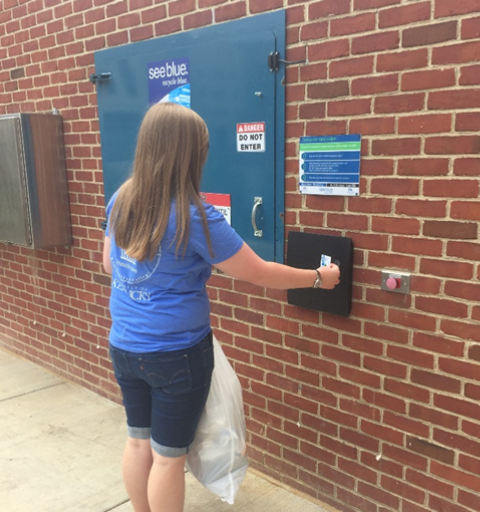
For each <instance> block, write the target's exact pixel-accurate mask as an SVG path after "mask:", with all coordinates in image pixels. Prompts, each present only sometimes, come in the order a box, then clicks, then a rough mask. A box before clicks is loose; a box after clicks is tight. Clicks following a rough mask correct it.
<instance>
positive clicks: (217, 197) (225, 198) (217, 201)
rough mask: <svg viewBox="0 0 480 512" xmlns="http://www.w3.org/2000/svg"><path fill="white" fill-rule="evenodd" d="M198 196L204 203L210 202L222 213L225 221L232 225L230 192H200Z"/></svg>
mask: <svg viewBox="0 0 480 512" xmlns="http://www.w3.org/2000/svg"><path fill="white" fill-rule="evenodd" d="M200 196H201V198H202V199H203V200H204V201H205V202H206V203H209V204H211V205H212V206H214V207H215V208H216V209H217V210H218V211H219V212H220V213H222V214H223V215H224V216H225V219H226V220H227V222H228V223H229V224H230V225H232V201H231V196H230V194H213V193H208V192H201V193H200Z"/></svg>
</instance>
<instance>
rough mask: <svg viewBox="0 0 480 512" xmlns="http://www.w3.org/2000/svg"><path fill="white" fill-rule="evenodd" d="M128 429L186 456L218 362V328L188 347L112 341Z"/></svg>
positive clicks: (165, 451) (166, 451)
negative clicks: (144, 347)
mask: <svg viewBox="0 0 480 512" xmlns="http://www.w3.org/2000/svg"><path fill="white" fill-rule="evenodd" d="M110 357H111V359H112V364H113V369H114V372H115V377H116V379H117V381H118V384H119V386H120V389H121V391H122V395H123V404H124V405H125V412H126V415H127V425H128V435H129V436H130V437H133V438H136V439H151V444H152V448H153V449H154V450H155V451H156V452H157V453H158V454H160V455H163V456H164V457H180V456H182V455H185V454H186V453H187V452H188V448H189V446H190V444H191V443H192V442H193V440H194V438H195V432H196V430H197V426H198V422H199V421H200V417H201V415H202V412H203V409H204V407H205V403H206V401H207V397H208V393H209V390H210V382H211V378H212V371H213V366H214V358H213V345H212V333H211V332H210V333H209V334H208V335H207V336H206V337H205V338H204V339H203V340H202V341H200V342H199V343H197V344H196V345H194V346H193V347H190V348H188V349H186V350H177V351H173V352H161V351H160V352H147V353H136V352H127V351H125V350H121V349H118V348H116V347H113V346H112V345H110Z"/></svg>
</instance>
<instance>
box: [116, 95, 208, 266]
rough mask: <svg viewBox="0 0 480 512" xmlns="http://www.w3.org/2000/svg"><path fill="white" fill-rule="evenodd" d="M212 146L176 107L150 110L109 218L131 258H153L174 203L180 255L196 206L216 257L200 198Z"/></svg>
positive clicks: (195, 119)
mask: <svg viewBox="0 0 480 512" xmlns="http://www.w3.org/2000/svg"><path fill="white" fill-rule="evenodd" d="M208 141H209V138H208V129H207V126H206V124H205V122H204V121H203V119H202V118H201V117H200V116H199V115H198V114H196V113H195V112H194V111H193V110H190V109H189V108H186V107H183V106H181V105H177V104H175V103H157V104H156V105H153V106H152V107H151V108H150V109H149V110H148V112H147V113H146V115H145V117H144V119H143V122H142V124H141V126H140V131H139V134H138V142H137V148H136V152H135V160H134V164H133V174H132V177H131V178H130V179H129V180H127V181H126V182H125V183H124V184H123V185H122V187H121V188H120V191H119V194H118V197H117V199H116V201H115V204H114V207H113V210H112V214H111V216H110V218H111V228H112V230H113V232H114V235H115V243H116V244H117V246H118V247H121V248H122V249H124V250H125V252H126V253H127V254H128V255H129V256H130V257H132V258H135V259H136V260H138V261H143V260H145V259H150V260H151V259H153V258H154V257H155V255H156V253H157V251H158V247H159V245H160V242H161V240H162V238H163V236H164V234H165V231H166V229H167V226H168V220H169V216H170V208H171V205H172V201H175V205H176V210H175V212H176V231H175V239H174V241H175V244H176V253H177V254H178V252H179V250H180V248H181V247H183V254H185V250H186V244H187V242H188V238H189V235H190V205H191V204H192V203H193V204H194V205H195V206H196V207H197V210H198V212H199V213H200V215H201V217H202V222H203V229H204V232H205V237H206V240H207V244H208V248H209V250H210V253H212V247H211V241H210V234H209V231H208V225H207V219H206V215H205V211H204V209H203V204H202V200H201V198H200V195H199V192H200V180H201V176H202V169H203V166H204V165H205V162H206V160H207V155H208Z"/></svg>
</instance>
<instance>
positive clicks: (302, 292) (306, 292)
mask: <svg viewBox="0 0 480 512" xmlns="http://www.w3.org/2000/svg"><path fill="white" fill-rule="evenodd" d="M322 255H326V256H330V257H331V262H332V263H336V264H337V265H338V266H339V267H340V284H338V285H337V286H336V287H335V288H334V289H333V290H322V289H318V288H317V289H314V288H297V289H294V290H288V292H287V297H288V303H289V304H292V305H294V306H300V307H302V308H307V309H315V310H318V311H325V312H326V313H333V314H334V315H340V316H348V315H349V314H350V309H351V304H352V270H353V243H352V239H351V238H347V237H342V236H331V235H317V234H314V233H299V232H297V231H290V232H289V233H288V248H287V263H288V264H289V265H290V266H292V267H296V268H310V269H316V268H318V267H319V266H320V259H321V257H322ZM312 274H313V273H312ZM312 284H313V278H312Z"/></svg>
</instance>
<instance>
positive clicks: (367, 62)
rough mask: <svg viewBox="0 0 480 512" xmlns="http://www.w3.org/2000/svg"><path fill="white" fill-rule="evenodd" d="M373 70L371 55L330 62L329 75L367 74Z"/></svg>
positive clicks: (336, 76) (334, 76)
mask: <svg viewBox="0 0 480 512" xmlns="http://www.w3.org/2000/svg"><path fill="white" fill-rule="evenodd" d="M372 71H373V56H367V57H356V58H352V59H342V60H337V61H334V62H331V63H330V70H329V77H330V78H338V77H342V76H355V75H368V74H370V73H372Z"/></svg>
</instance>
